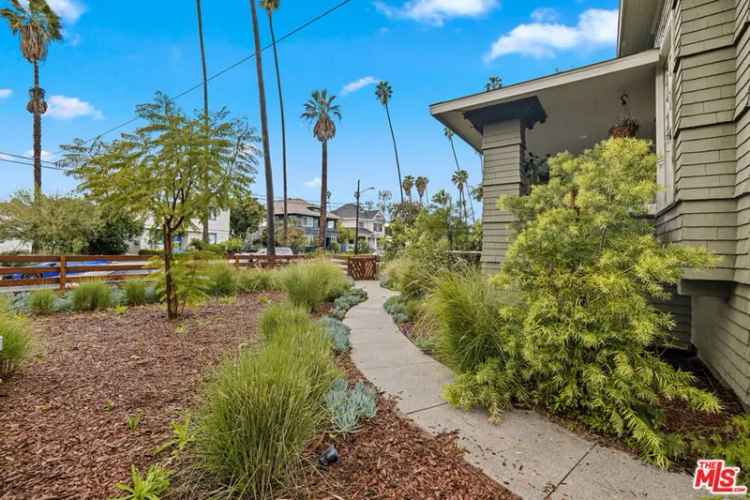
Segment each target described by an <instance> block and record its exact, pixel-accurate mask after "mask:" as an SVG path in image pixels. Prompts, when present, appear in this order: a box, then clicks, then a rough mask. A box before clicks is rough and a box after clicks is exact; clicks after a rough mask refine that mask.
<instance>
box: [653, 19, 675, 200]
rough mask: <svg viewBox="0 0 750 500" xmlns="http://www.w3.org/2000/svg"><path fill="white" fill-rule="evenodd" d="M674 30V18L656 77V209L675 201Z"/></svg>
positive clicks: (665, 40)
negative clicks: (657, 191) (658, 189)
mask: <svg viewBox="0 0 750 500" xmlns="http://www.w3.org/2000/svg"><path fill="white" fill-rule="evenodd" d="M673 36H674V33H673V29H672V19H671V18H670V20H669V21H668V24H667V26H666V28H665V31H664V38H663V42H662V46H661V56H662V61H664V62H663V65H662V67H661V68H660V70H659V72H658V77H657V80H656V97H657V99H656V102H657V109H656V114H657V123H658V124H659V125H660V126H659V127H657V137H656V152H657V155H658V158H659V163H658V169H657V179H656V181H657V183H658V184H659V186H660V187H661V191H660V192H659V193H658V194H657V198H656V209H657V210H661V209H664V208H665V207H667V206H669V205H670V204H671V203H672V202H674V200H675V191H676V189H675V188H676V186H675V175H674V174H675V172H674V170H675V165H674V133H675V126H676V124H675V119H674V90H675V86H674V85H675V84H674V65H675V53H674V50H673V47H674V44H673V40H672V38H673Z"/></svg>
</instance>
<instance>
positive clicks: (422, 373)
mask: <svg viewBox="0 0 750 500" xmlns="http://www.w3.org/2000/svg"><path fill="white" fill-rule="evenodd" d="M357 285H358V286H360V287H362V288H364V289H365V290H367V293H368V295H369V299H368V300H367V301H366V302H364V303H363V304H361V305H359V306H357V307H355V308H354V309H352V310H351V311H350V312H349V314H348V315H347V319H346V320H345V322H346V324H347V325H349V327H351V329H352V335H351V342H352V348H353V351H352V359H353V360H354V363H355V364H356V365H357V366H358V367H359V369H360V370H361V371H362V372H363V373H364V375H365V376H366V377H367V378H368V379H369V380H370V381H371V382H372V383H373V384H375V385H376V386H377V387H378V388H379V389H380V390H382V391H385V392H386V393H388V394H391V395H394V396H397V397H398V398H399V409H400V411H401V412H402V413H404V414H405V415H407V416H409V417H410V418H411V419H413V420H414V421H415V422H416V423H417V424H418V425H419V426H420V427H422V428H423V429H424V430H426V431H428V432H430V433H433V434H437V433H439V432H442V431H453V430H458V431H459V436H460V446H461V447H462V448H464V449H465V450H466V459H467V460H468V461H469V462H470V463H473V464H474V465H476V466H477V467H479V468H480V469H482V470H483V471H484V472H485V473H486V474H487V475H488V476H490V477H491V478H493V479H495V480H496V481H497V482H498V483H500V484H503V485H504V486H506V487H507V488H508V489H510V490H511V491H513V492H514V493H516V494H518V495H520V496H522V497H523V498H525V499H540V498H547V497H550V498H553V499H592V500H594V499H596V500H600V499H604V498H607V499H620V498H623V499H625V498H646V497H648V498H653V499H660V500H666V499H680V500H682V499H687V498H698V497H699V495H696V492H694V491H693V490H692V487H691V479H690V477H689V476H687V475H686V474H676V473H669V472H663V471H659V470H658V469H656V468H654V467H651V466H648V465H645V464H643V463H642V462H640V461H638V460H636V459H634V458H632V457H631V456H630V455H628V454H626V453H624V452H621V451H617V450H613V449H610V448H604V447H601V446H599V445H597V444H596V443H592V442H590V441H587V440H586V439H584V438H582V437H580V436H578V435H576V434H573V433H571V432H569V431H567V430H566V429H563V428H562V427H560V426H559V425H557V424H554V423H552V422H550V421H549V420H548V419H546V418H545V417H543V416H541V415H539V414H538V413H536V412H531V411H519V410H514V411H510V412H508V413H507V414H506V416H505V418H504V419H503V421H502V423H500V424H499V425H492V424H490V423H489V422H488V420H487V415H486V414H484V413H483V412H479V411H477V412H468V413H467V412H463V411H460V410H457V409H454V408H452V407H451V406H449V405H448V403H446V402H445V401H444V400H443V399H442V398H441V396H440V394H441V389H442V387H443V385H445V384H446V383H448V382H450V381H451V379H452V377H453V374H452V372H451V371H450V370H449V369H448V368H446V367H445V366H443V365H442V364H440V363H438V362H437V361H435V360H434V359H432V358H431V357H429V356H426V355H425V354H423V353H422V352H421V351H420V350H419V349H418V348H417V347H415V346H414V344H412V343H411V342H410V341H409V340H408V339H407V338H406V337H404V336H403V335H402V334H401V332H400V331H399V330H398V327H397V326H396V325H395V324H394V323H393V321H392V320H391V318H390V316H389V315H388V314H387V313H386V312H385V310H384V309H383V303H384V302H385V300H386V299H387V298H388V297H389V296H390V295H392V292H389V291H388V290H385V289H383V288H381V287H380V286H379V285H378V284H377V283H376V282H360V283H358V284H357Z"/></svg>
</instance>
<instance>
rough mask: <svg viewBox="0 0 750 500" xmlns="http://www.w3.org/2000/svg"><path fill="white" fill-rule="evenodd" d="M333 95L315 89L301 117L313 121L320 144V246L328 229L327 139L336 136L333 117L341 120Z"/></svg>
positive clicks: (321, 246)
mask: <svg viewBox="0 0 750 500" xmlns="http://www.w3.org/2000/svg"><path fill="white" fill-rule="evenodd" d="M335 99H336V96H335V95H332V96H330V97H329V96H328V92H327V91H326V90H316V91H315V92H313V93H312V97H311V98H310V99H309V100H308V101H307V102H306V103H305V110H304V112H303V113H302V119H303V120H306V121H308V122H310V123H314V124H315V125H314V126H313V135H314V136H315V138H316V139H318V140H319V141H320V144H321V156H322V159H321V167H320V171H321V172H320V181H321V184H320V233H319V237H318V238H319V245H320V248H322V249H325V247H326V230H327V229H328V218H327V215H328V201H329V198H330V192H329V191H328V141H330V140H331V139H333V138H334V137H336V124H335V123H334V121H333V120H334V118H338V119H339V120H341V108H340V107H339V105H338V104H334V103H333V101H334V100H335Z"/></svg>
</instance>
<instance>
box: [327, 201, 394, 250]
mask: <svg viewBox="0 0 750 500" xmlns="http://www.w3.org/2000/svg"><path fill="white" fill-rule="evenodd" d="M333 213H334V214H336V215H338V216H339V217H340V219H341V221H340V222H339V225H340V226H341V227H345V228H348V229H355V228H356V227H357V205H356V203H347V204H346V205H342V206H340V207H339V208H337V209H336V210H334V211H333ZM384 237H385V216H384V215H383V212H381V211H380V210H377V209H374V210H367V209H365V208H364V207H362V205H360V207H359V238H360V239H361V240H364V241H365V242H366V243H367V246H368V247H370V250H372V251H373V252H375V253H378V252H379V251H380V247H381V243H382V240H383V238H384ZM347 250H348V249H347Z"/></svg>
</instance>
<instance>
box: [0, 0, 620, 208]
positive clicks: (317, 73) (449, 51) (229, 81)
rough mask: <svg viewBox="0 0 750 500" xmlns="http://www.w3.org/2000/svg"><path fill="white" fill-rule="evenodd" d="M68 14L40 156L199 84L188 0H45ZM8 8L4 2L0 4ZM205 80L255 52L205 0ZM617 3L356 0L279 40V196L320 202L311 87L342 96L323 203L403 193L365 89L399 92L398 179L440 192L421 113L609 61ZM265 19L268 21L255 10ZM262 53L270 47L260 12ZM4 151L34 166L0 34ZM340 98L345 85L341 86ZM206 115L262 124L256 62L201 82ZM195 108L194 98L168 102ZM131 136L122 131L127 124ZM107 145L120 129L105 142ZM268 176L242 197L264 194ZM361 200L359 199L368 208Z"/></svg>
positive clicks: (292, 1) (13, 181)
mask: <svg viewBox="0 0 750 500" xmlns="http://www.w3.org/2000/svg"><path fill="white" fill-rule="evenodd" d="M48 1H49V3H50V5H51V6H52V7H53V8H55V9H56V10H57V11H58V12H59V13H60V14H61V15H62V17H63V19H64V22H65V31H66V41H65V42H64V43H60V44H56V45H54V46H53V47H51V49H50V53H49V58H48V60H47V61H46V62H45V63H44V65H43V66H42V68H41V77H42V86H43V87H44V88H45V89H46V90H47V96H48V101H49V103H50V111H49V112H48V114H47V115H46V116H45V118H44V144H43V149H44V151H45V152H46V155H48V156H46V157H48V158H51V159H54V154H55V153H56V152H58V151H59V145H60V144H65V143H67V142H70V141H71V140H72V139H73V138H75V137H82V138H90V137H93V136H96V135H98V134H99V133H101V132H103V131H105V130H107V129H109V128H110V127H112V126H115V125H118V124H120V123H122V122H123V121H126V120H127V119H129V118H130V117H132V116H133V110H134V106H135V105H136V104H138V103H142V102H146V101H148V100H150V98H151V97H152V96H153V93H154V91H155V90H162V91H164V92H166V93H168V94H177V93H179V92H181V91H183V90H185V89H187V88H189V87H191V86H193V85H194V84H196V83H199V82H200V64H199V53H198V39H197V34H196V13H195V2H194V1H192V0H181V1H179V2H178V1H169V2H154V1H153V0H151V1H146V0H131V1H130V2H127V7H125V6H124V5H125V4H124V3H122V2H109V1H103V0H48ZM338 1H339V0H317V1H315V2H310V1H305V0H285V1H283V2H282V9H281V10H280V11H279V12H278V13H277V14H276V15H275V27H276V33H277V36H282V35H283V34H285V33H287V32H289V31H291V30H292V29H294V28H296V27H297V26H299V25H300V24H302V23H304V22H305V21H307V20H308V19H310V18H312V17H314V16H316V15H317V14H319V13H321V12H322V11H324V10H326V9H327V8H329V7H331V6H333V5H335V4H336V3H338ZM2 3H4V0H0V4H2ZM203 4H204V6H203V9H204V29H205V32H206V47H207V48H206V50H207V57H208V67H209V73H211V74H212V73H215V72H217V71H219V70H221V69H223V68H224V67H226V66H228V65H230V64H232V63H234V62H236V61H237V60H239V59H241V58H243V57H245V56H247V55H248V54H250V53H251V51H252V49H253V46H252V32H251V24H250V8H249V5H248V2H246V1H239V0H238V1H235V0H232V1H229V0H221V1H220V0H204V2H203ZM617 4H618V2H617V0H565V1H563V0H546V1H545V0H531V1H519V0H409V1H405V0H382V1H373V0H352V2H351V3H349V4H348V5H346V6H345V7H343V8H341V9H340V10H338V11H336V12H335V13H333V14H332V15H330V16H328V17H326V18H325V19H323V20H321V21H319V22H317V23H315V24H314V25H312V26H310V27H308V28H306V29H305V30H304V31H302V32H300V33H298V34H296V35H294V36H293V37H291V38H290V39H288V40H286V41H284V42H283V43H281V44H280V45H279V51H280V58H281V70H282V77H283V79H284V84H285V88H284V94H285V100H286V106H287V116H288V119H287V123H288V125H287V128H288V134H287V135H288V145H289V185H290V195H293V196H299V197H303V198H306V199H316V198H317V197H318V196H319V188H317V187H316V182H319V181H318V179H319V177H320V145H319V143H318V142H317V141H315V140H314V139H313V137H312V134H311V130H310V128H309V126H308V125H306V124H305V123H303V122H302V121H300V120H299V114H300V113H301V111H302V105H303V103H304V101H305V100H306V99H307V98H308V97H309V95H310V93H311V92H312V91H313V90H314V89H318V88H327V89H328V90H329V91H330V92H333V93H335V94H337V95H339V98H338V99H339V104H340V105H341V107H342V111H343V115H344V118H343V121H342V122H341V123H340V124H339V132H338V136H337V137H336V139H335V140H334V141H333V142H332V143H331V144H330V148H329V151H330V164H329V168H330V171H329V185H330V190H331V191H332V193H333V196H332V199H333V203H334V205H337V204H339V203H344V202H347V201H351V198H352V193H353V191H354V189H355V186H356V180H357V179H358V178H360V179H361V180H362V185H363V187H369V186H373V187H375V188H377V189H388V190H391V191H392V192H393V193H394V195H395V194H396V193H397V192H398V187H397V181H396V180H395V179H396V169H395V164H394V159H393V152H392V148H391V143H390V136H389V134H388V129H387V124H386V117H385V113H384V110H383V108H382V107H381V106H380V105H379V104H378V103H377V102H376V100H375V97H374V84H373V83H372V82H375V81H377V80H380V79H384V80H388V81H389V82H390V83H391V85H392V87H393V90H394V96H393V101H392V109H391V112H392V118H393V123H394V127H395V131H396V134H397V139H398V144H399V150H400V155H401V164H402V170H403V173H404V175H406V174H411V175H414V176H418V175H425V176H427V177H428V178H429V179H430V187H429V191H430V192H431V193H434V192H435V191H437V190H438V189H440V188H446V189H450V188H452V186H451V184H450V177H451V173H452V171H453V170H454V169H455V166H454V162H453V158H452V156H451V152H450V147H449V144H448V142H447V140H446V139H445V137H444V136H443V134H442V126H441V125H440V123H438V122H437V121H436V120H435V119H433V118H432V117H431V116H430V114H429V109H428V106H429V105H430V104H431V103H434V102H437V101H442V100H446V99H450V98H454V97H459V96H462V95H465V94H470V93H474V92H477V91H480V90H482V88H483V86H484V83H485V82H486V80H487V78H488V77H489V76H490V75H494V74H496V75H499V76H501V77H502V78H503V81H504V83H505V84H506V85H507V84H512V83H515V82H519V81H523V80H527V79H529V78H534V77H538V76H542V75H546V74H549V73H553V72H555V71H556V70H566V69H570V68H573V67H577V66H581V65H584V64H589V63H592V62H595V61H600V60H604V59H609V58H611V57H614V53H615V41H616V31H617V26H616V24H617V23H616V20H617V12H616V9H617ZM260 14H263V11H261V12H260ZM261 21H262V23H261V24H262V27H263V33H262V39H263V41H264V44H265V42H266V41H268V40H269V36H268V32H267V22H266V19H265V16H263V17H261ZM0 54H2V64H1V65H0V132H1V133H0V151H3V152H10V153H14V154H21V155H30V150H31V145H32V142H31V116H30V115H29V114H28V113H27V112H26V111H25V103H26V93H27V89H28V88H29V87H30V86H31V81H32V69H31V66H30V65H29V64H28V63H27V62H26V61H25V60H24V59H23V58H22V57H21V55H20V52H19V50H18V41H17V39H16V38H14V37H12V36H11V34H10V31H9V30H8V29H7V27H6V26H5V25H3V26H2V27H1V28H0ZM264 66H265V76H266V91H267V94H268V96H269V103H268V104H269V114H270V131H271V152H272V157H273V160H274V161H273V166H274V175H275V178H274V183H275V185H276V195H277V196H279V195H280V194H281V160H280V150H281V148H280V132H279V121H278V115H279V113H278V101H277V99H276V89H275V84H274V82H275V80H274V78H273V76H274V73H273V61H272V57H271V52H270V51H266V52H265V53H264ZM345 89H346V90H345ZM209 92H210V99H211V108H212V109H218V108H220V107H222V106H227V107H228V108H229V109H230V110H231V111H232V112H233V114H234V115H235V116H241V117H246V118H247V119H248V120H249V121H250V123H251V124H253V125H255V126H259V123H258V93H257V81H256V77H255V65H254V62H252V61H251V62H249V63H245V64H243V65H241V66H239V67H237V68H236V69H234V70H232V71H230V72H228V73H226V74H225V75H224V76H222V77H220V78H218V79H216V80H214V81H213V82H211V83H210V90H209ZM178 102H179V104H180V105H181V106H182V107H183V108H185V109H187V110H192V109H196V108H199V107H200V106H201V93H200V91H196V92H193V93H192V94H189V95H187V96H185V97H183V98H181V99H180V100H179V101H178ZM133 126H135V125H131V126H130V127H133ZM107 137H108V138H110V139H111V138H114V137H116V134H111V135H109V136H107ZM457 147H458V153H459V161H460V163H461V165H462V167H464V168H466V169H467V170H468V171H469V173H470V178H471V179H470V182H471V183H472V184H476V183H478V182H479V181H480V178H479V176H480V159H479V156H478V155H477V154H476V153H474V152H473V150H472V149H471V148H469V147H468V146H467V145H465V144H463V143H462V142H461V141H460V139H459V140H458V141H457ZM0 175H1V176H2V177H1V178H2V182H1V183H0V199H2V198H5V197H7V196H8V195H9V194H11V193H13V192H14V191H16V190H19V189H30V188H31V186H32V169H31V167H27V166H22V165H14V164H12V163H7V162H0ZM43 182H44V190H45V191H46V192H57V193H61V192H67V191H70V190H71V189H73V188H74V187H75V183H74V180H73V179H70V178H67V177H65V176H64V175H62V174H61V173H58V172H55V171H52V170H46V169H45V170H44V172H43ZM263 186H264V183H263V179H262V176H261V175H259V176H258V181H257V182H256V185H255V186H254V187H253V191H254V192H256V193H258V194H263V192H264V190H263ZM375 197H376V196H375V193H374V192H371V193H368V195H367V196H365V198H364V199H375Z"/></svg>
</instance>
